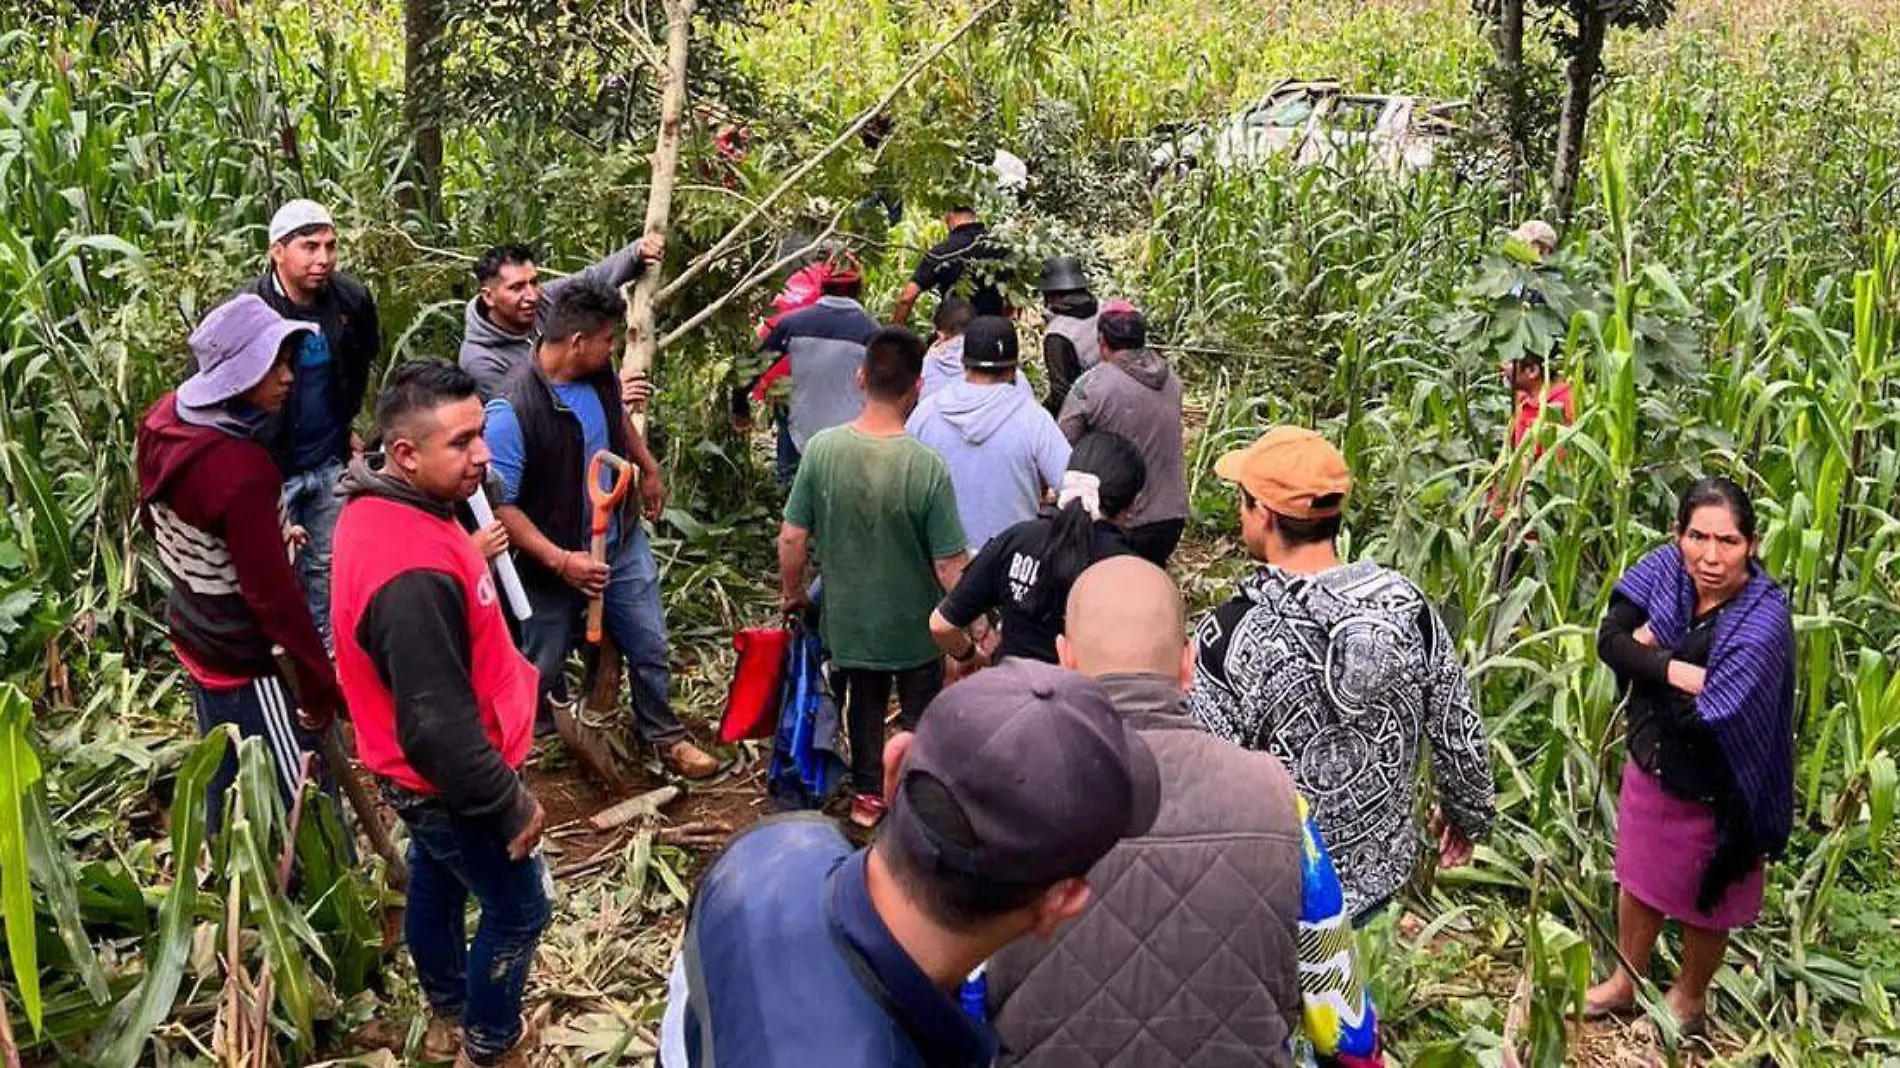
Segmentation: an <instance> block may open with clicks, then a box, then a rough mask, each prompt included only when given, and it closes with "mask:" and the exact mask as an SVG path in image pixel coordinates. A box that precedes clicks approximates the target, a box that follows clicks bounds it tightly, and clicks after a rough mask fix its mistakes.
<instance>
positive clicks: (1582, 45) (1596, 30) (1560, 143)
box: [1550, 0, 1609, 221]
mask: <svg viewBox="0 0 1900 1068" xmlns="http://www.w3.org/2000/svg"><path fill="white" fill-rule="evenodd" d="M1576 12H1577V50H1576V52H1575V53H1574V54H1572V55H1571V57H1570V62H1569V64H1568V65H1567V66H1566V67H1565V68H1564V106H1563V113H1562V115H1561V116H1560V118H1559V119H1558V122H1557V154H1556V159H1555V160H1553V161H1552V162H1551V175H1550V208H1551V214H1552V215H1554V216H1556V218H1557V219H1558V220H1559V221H1568V220H1569V218H1570V207H1571V202H1572V200H1573V199H1574V198H1575V196H1576V192H1577V174H1578V172H1579V171H1580V170H1581V169H1582V166H1583V139H1584V133H1585V131H1586V129H1587V128H1588V124H1589V120H1590V97H1591V93H1592V92H1593V91H1594V90H1595V88H1596V82H1597V76H1598V74H1599V73H1600V72H1601V71H1602V69H1603V37H1604V34H1605V33H1606V32H1607V31H1608V29H1609V14H1608V12H1606V11H1605V10H1604V9H1603V7H1602V6H1601V5H1600V4H1599V2H1598V0H1577V6H1576Z"/></svg>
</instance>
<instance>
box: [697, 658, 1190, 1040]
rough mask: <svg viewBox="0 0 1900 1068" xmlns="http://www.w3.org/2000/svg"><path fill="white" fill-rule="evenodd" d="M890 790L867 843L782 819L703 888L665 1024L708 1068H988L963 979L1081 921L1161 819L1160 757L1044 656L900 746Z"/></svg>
mask: <svg viewBox="0 0 1900 1068" xmlns="http://www.w3.org/2000/svg"><path fill="white" fill-rule="evenodd" d="M884 780H885V781H884V792H885V794H886V796H887V798H888V801H889V804H890V817H889V819H888V821H887V823H886V826H885V830H884V831H883V833H882V834H881V835H880V836H879V838H878V840H877V843H876V844H875V845H873V846H871V847H870V848H868V849H862V850H858V851H856V852H853V851H852V849H851V846H850V845H849V843H847V842H846V841H845V838H844V835H843V834H842V833H840V832H839V830H838V827H837V825H836V824H835V823H832V822H831V821H829V820H826V819H824V818H822V817H820V816H817V815H813V814H799V815H793V816H784V817H780V818H777V819H772V820H766V821H765V822H763V823H760V824H758V825H756V826H755V827H753V828H752V829H751V830H749V831H747V832H745V833H744V834H741V835H740V836H739V837H738V838H735V839H734V840H733V841H732V844H731V845H730V846H728V847H727V849H726V852H725V855H724V856H722V857H720V859H719V860H718V861H717V862H716V863H715V864H714V865H713V866H712V868H711V869H710V870H708V871H707V873H706V875H705V877H704V878H703V879H702V880H701V881H700V884H699V891H698V893H697V894H696V895H695V896H694V898H693V912H692V915H691V917H690V918H689V919H688V921H687V928H686V941H685V945H684V948H683V950H682V960H681V972H682V973H683V977H684V987H685V989H684V992H683V997H680V996H678V995H676V1000H683V1001H684V1002H685V1004H684V1006H683V1008H682V1006H680V1005H678V1004H675V1005H673V1006H671V1007H670V1008H669V1010H668V1011H669V1015H678V1016H680V1017H681V1018H683V1022H684V1043H683V1044H684V1049H685V1053H686V1059H687V1062H688V1063H689V1064H691V1065H693V1066H694V1068H710V1066H713V1065H745V1066H747V1068H775V1066H787V1068H790V1066H799V1068H805V1066H808V1065H818V1064H822V1065H826V1066H828V1068H859V1066H861V1068H871V1066H877V1068H893V1066H895V1068H910V1066H917V1068H923V1066H925V1065H929V1066H931V1068H940V1066H943V1068H947V1066H965V1065H969V1066H978V1065H988V1064H989V1063H990V1062H991V1060H992V1059H993V1058H994V1057H995V1054H996V1041H995V1038H994V1036H993V1035H992V1034H991V1032H990V1030H989V1027H988V1025H987V1024H986V1023H984V1022H983V1021H981V1020H980V1019H976V1018H973V1017H972V1016H971V1015H966V1013H965V1011H964V1009H963V1008H962V1007H961V1006H960V1004H959V997H958V992H959V990H960V988H961V987H962V985H963V983H964V979H965V976H966V975H968V974H969V973H970V972H971V971H972V970H973V969H975V968H976V967H977V966H978V965H980V964H982V963H983V962H984V961H985V960H988V959H989V957H990V955H991V954H993V953H995V952H996V951H997V950H999V949H1001V948H1003V947H1004V946H1006V945H1008V944H1010V943H1011V942H1014V941H1016V940H1017V939H1019V938H1023V937H1025V936H1028V935H1035V936H1037V937H1039V938H1047V937H1049V936H1050V935H1051V934H1053V933H1054V932H1055V930H1056V929H1057V928H1058V927H1060V926H1061V925H1062V924H1063V923H1064V922H1066V921H1068V920H1071V919H1074V918H1075V917H1076V916H1078V915H1079V914H1080V913H1081V912H1082V910H1083V909H1084V908H1085V907H1086V906H1087V904H1088V900H1089V884H1088V881H1087V878H1086V876H1087V874H1088V871H1089V869H1090V868H1092V867H1093V866H1094V865H1095V862H1096V861H1098V860H1100V859H1101V858H1102V857H1103V856H1104V855H1106V854H1107V853H1108V851H1109V850H1110V849H1112V848H1113V847H1114V846H1115V844H1116V843H1117V842H1119V841H1121V840H1122V839H1123V838H1128V837H1136V836H1139V835H1142V834H1145V833H1146V832H1147V829H1148V828H1149V827H1150V826H1151V825H1152V824H1153V822H1154V817H1155V812H1156V810H1157V809H1158V808H1159V805H1160V785H1159V783H1160V780H1159V774H1158V772H1157V770H1156V766H1155V758H1154V754H1153V753H1152V752H1151V751H1150V750H1149V749H1148V747H1147V745H1146V744H1145V743H1143V742H1142V741H1141V739H1140V737H1139V736H1138V735H1136V734H1135V733H1134V732H1133V731H1130V730H1128V729H1127V728H1126V727H1124V726H1123V724H1122V722H1121V721H1120V719H1118V718H1117V716H1116V714H1115V710H1114V706H1113V705H1112V703H1111V702H1110V700H1109V697H1108V693H1107V691H1105V690H1103V689H1102V687H1101V686H1100V685H1099V684H1097V683H1096V682H1095V681H1094V680H1092V679H1089V678H1086V677H1084V676H1082V675H1079V674H1076V673H1074V672H1070V671H1064V670H1062V669H1061V668H1057V667H1054V666H1052V665H1049V664H1041V663H1031V662H1029V661H1011V662H1009V663H1006V664H1004V665H1003V666H1001V667H997V668H993V669H991V670H989V671H985V672H982V673H981V674H978V675H976V676H974V677H972V678H971V679H969V680H967V681H965V682H961V683H958V684H957V685H956V686H954V687H952V688H950V689H948V690H945V691H944V692H943V694H942V695H941V696H939V697H938V698H937V700H936V701H934V702H933V703H932V704H931V706H930V709H929V711H928V712H926V713H925V714H924V717H923V722H922V723H921V725H920V726H919V727H918V729H917V733H916V734H914V735H910V734H900V735H898V736H896V737H895V738H893V739H891V742H890V744H889V745H888V746H887V747H886V748H885V751H884ZM677 985H678V984H677V982H676V986H677ZM970 1000H972V1001H974V1002H976V1003H977V1004H980V1003H981V1001H980V999H978V998H972V999H970Z"/></svg>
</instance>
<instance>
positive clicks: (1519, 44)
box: [1497, 0, 1524, 78]
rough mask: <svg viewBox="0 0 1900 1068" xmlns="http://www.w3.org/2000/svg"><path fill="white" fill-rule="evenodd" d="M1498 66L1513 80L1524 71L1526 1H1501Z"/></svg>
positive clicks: (1499, 9)
mask: <svg viewBox="0 0 1900 1068" xmlns="http://www.w3.org/2000/svg"><path fill="white" fill-rule="evenodd" d="M1497 48H1498V66H1500V67H1502V68H1504V70H1505V72H1506V73H1508V74H1510V75H1511V76H1512V77H1513V78H1518V77H1521V76H1522V75H1523V71H1524V0H1499V3H1498V39H1497Z"/></svg>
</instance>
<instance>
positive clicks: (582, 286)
mask: <svg viewBox="0 0 1900 1068" xmlns="http://www.w3.org/2000/svg"><path fill="white" fill-rule="evenodd" d="M626 312H627V302H626V301H625V300H623V299H622V298H621V296H620V293H619V291H618V290H616V289H614V288H613V287H612V286H610V285H608V284H607V283H605V282H602V281H599V280H596V279H588V278H583V279H580V280H579V281H576V282H574V283H572V284H570V285H568V286H565V287H563V288H562V289H561V290H560V291H559V292H558V293H556V294H555V297H554V300H553V301H551V302H550V305H549V310H548V314H547V317H546V318H545V319H543V320H542V323H541V335H540V337H539V338H538V339H537V340H536V342H535V347H534V357H533V358H532V359H530V360H529V361H528V362H527V363H525V364H522V365H521V366H520V367H517V368H515V369H514V371H513V372H511V373H510V375H509V377H508V379H507V381H505V382H503V383H502V385H501V388H500V390H499V391H498V392H497V393H496V395H495V396H494V397H493V398H491V399H490V400H489V401H488V405H487V407H486V409H485V411H486V412H487V416H488V424H487V427H486V429H485V431H484V436H485V437H486V439H487V442H488V448H489V451H490V452H491V453H492V454H493V459H492V461H491V463H490V465H489V467H490V470H492V471H493V472H494V473H495V474H496V475H498V476H499V477H500V478H501V483H502V492H501V500H500V502H498V505H497V507H496V509H495V515H496V517H497V518H498V519H500V520H501V524H502V526H504V527H506V528H507V530H508V539H509V541H510V542H511V543H512V544H513V546H514V550H515V562H516V565H517V567H519V569H520V571H521V584H522V586H523V587H524V588H525V589H526V591H527V594H528V603H529V605H530V606H531V607H532V608H533V609H534V612H533V614H532V615H531V616H530V617H529V618H527V619H525V620H523V621H522V623H521V647H522V652H524V653H526V654H527V655H528V659H529V660H532V661H534V666H535V667H536V668H537V669H539V670H540V672H541V707H542V709H543V711H549V709H550V704H549V703H550V702H551V701H553V700H556V699H557V698H558V696H559V695H561V694H563V693H564V691H565V689H566V667H567V657H568V654H569V653H571V652H572V651H573V650H574V649H575V647H576V646H577V645H578V644H579V642H580V640H581V637H582V634H583V630H582V626H581V620H582V616H583V614H584V613H585V611H586V608H587V604H588V600H589V598H593V597H599V598H601V602H602V608H603V613H602V624H603V626H604V628H605V633H606V634H607V635H608V636H610V637H612V638H613V640H614V644H615V645H616V646H618V647H619V649H620V652H621V655H622V656H624V657H625V658H626V662H627V673H628V677H629V681H630V683H631V688H632V691H633V723H634V730H635V732H636V734H637V735H638V737H639V740H640V741H642V742H645V743H646V744H647V745H649V746H651V747H652V748H653V749H654V750H656V751H657V752H658V753H659V754H660V757H661V759H662V760H663V761H664V762H665V764H666V766H667V768H668V769H670V770H671V771H673V772H674V773H675V774H677V775H681V776H683V777H685V778H688V779H704V778H707V777H709V776H711V775H712V774H713V773H715V772H717V771H718V770H719V761H718V759H717V758H715V757H714V756H712V755H711V754H710V753H707V752H705V751H704V750H702V749H700V748H699V747H698V746H696V745H694V744H693V743H692V742H691V741H690V740H689V739H688V738H687V736H686V727H685V726H684V725H683V724H681V723H680V720H679V716H678V715H676V714H675V713H674V711H673V706H672V704H671V702H670V700H669V697H668V689H669V685H670V667H669V658H668V650H667V641H666V615H665V612H664V609H663V607H662V605H661V603H660V572H659V568H658V567H657V566H656V565H655V563H654V560H653V547H652V545H651V544H650V543H649V542H648V541H647V536H646V531H645V530H644V529H643V528H642V527H641V525H640V519H641V515H642V510H643V507H644V514H645V517H646V519H647V520H648V521H649V522H651V521H655V520H658V519H659V518H660V509H661V508H662V507H664V505H665V502H666V486H665V484H664V483H663V482H662V481H661V478H660V465H659V462H658V461H657V460H655V459H654V457H653V454H652V452H651V451H649V450H648V449H647V444H646V440H645V439H644V438H642V437H641V436H640V433H639V432H638V431H637V430H635V429H634V427H633V424H632V422H630V421H629V420H628V418H627V411H626V408H625V407H623V406H622V404H621V400H620V382H619V379H617V378H616V377H615V376H614V368H613V352H614V349H615V347H616V345H617V342H618V333H619V329H620V324H621V321H622V319H623V317H624V316H625V315H626ZM602 450H605V451H607V452H610V453H613V454H614V455H616V456H620V457H624V458H625V459H626V460H628V461H629V462H630V463H632V464H633V465H634V466H636V467H638V468H639V469H640V481H639V484H638V492H636V493H629V494H628V495H627V498H626V500H625V501H623V502H622V503H621V507H620V510H619V511H618V512H616V513H615V514H614V515H613V516H612V518H611V521H610V525H609V527H608V531H607V559H606V560H604V561H600V560H595V559H594V558H593V557H592V556H591V555H590V554H589V548H590V545H591V540H592V539H591V524H590V521H589V520H590V516H591V514H592V511H593V506H592V504H591V502H590V500H589V496H588V492H587V489H588V487H587V465H588V461H589V459H590V458H591V457H592V456H593V455H594V454H595V453H597V452H600V451H602ZM549 718H550V719H551V718H552V716H551V715H550V717H549ZM550 725H551V724H550Z"/></svg>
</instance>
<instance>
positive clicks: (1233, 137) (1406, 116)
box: [1149, 81, 1470, 178]
mask: <svg viewBox="0 0 1900 1068" xmlns="http://www.w3.org/2000/svg"><path fill="white" fill-rule="evenodd" d="M1469 106H1470V105H1469V104H1468V103H1467V102H1465V101H1453V102H1450V103H1443V104H1434V103H1429V102H1427V101H1425V100H1422V99H1420V98H1418V97H1415V96H1392V95H1385V94H1365V93H1348V92H1346V91H1345V90H1344V89H1343V88H1341V86H1340V83H1338V82H1336V81H1284V82H1281V83H1280V84H1278V85H1276V86H1274V87H1273V88H1272V89H1271V90H1269V91H1268V92H1267V94H1266V95H1265V96H1262V97H1261V98H1260V99H1259V100H1257V101H1255V102H1254V103H1252V104H1249V105H1247V106H1246V107H1243V108H1241V109H1240V110H1239V111H1237V112H1235V113H1234V115H1233V117H1232V118H1229V119H1228V120H1227V121H1226V122H1224V123H1221V124H1219V125H1213V124H1193V125H1188V126H1185V127H1180V128H1177V129H1175V130H1173V131H1171V132H1167V133H1164V134H1163V139H1162V142H1161V143H1160V144H1159V145H1157V146H1156V147H1155V149H1154V151H1153V152H1152V153H1151V154H1150V156H1149V166H1150V173H1151V176H1152V177H1155V178H1165V177H1169V176H1175V175H1180V174H1183V173H1185V172H1187V171H1190V170H1193V169H1194V168H1196V167H1203V166H1215V167H1234V166H1246V165H1249V164H1259V163H1264V162H1266V161H1267V160H1268V159H1270V158H1272V157H1274V156H1276V155H1280V154H1283V153H1291V154H1292V156H1293V160H1294V162H1295V163H1297V164H1299V165H1301V166H1309V165H1311V164H1314V163H1322V162H1325V161H1326V160H1329V159H1332V158H1333V157H1335V156H1338V155H1341V154H1343V153H1348V152H1349V151H1350V150H1352V149H1353V148H1354V147H1355V146H1358V145H1364V146H1366V150H1367V151H1368V152H1369V153H1370V156H1371V158H1372V159H1373V160H1375V161H1377V162H1379V163H1383V164H1384V165H1386V166H1387V167H1390V168H1392V169H1393V170H1395V171H1421V170H1424V169H1425V168H1427V167H1429V166H1431V164H1432V160H1433V159H1434V158H1435V157H1436V155H1437V152H1438V148H1439V146H1440V145H1441V144H1442V143H1443V142H1444V141H1445V139H1446V138H1449V137H1450V136H1452V135H1453V134H1455V133H1457V132H1458V131H1459V129H1460V128H1461V127H1460V125H1459V123H1458V117H1459V116H1460V115H1462V114H1463V113H1464V112H1465V110H1466V109H1467V108H1469Z"/></svg>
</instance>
